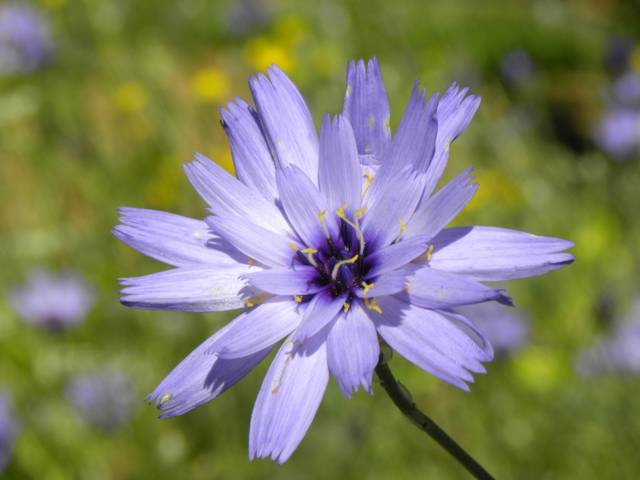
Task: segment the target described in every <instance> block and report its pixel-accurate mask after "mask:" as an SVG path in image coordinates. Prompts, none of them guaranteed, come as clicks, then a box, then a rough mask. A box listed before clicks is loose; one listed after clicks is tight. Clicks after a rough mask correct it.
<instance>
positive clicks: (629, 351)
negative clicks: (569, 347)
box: [577, 298, 640, 376]
mask: <svg viewBox="0 0 640 480" xmlns="http://www.w3.org/2000/svg"><path fill="white" fill-rule="evenodd" d="M577 369H578V371H579V372H580V373H581V374H583V375H585V376H589V375H596V374H600V373H619V374H631V375H638V374H640V298H637V299H636V300H635V303H634V305H633V308H632V309H631V312H630V314H629V315H628V317H627V318H626V319H624V320H623V321H622V322H621V323H620V324H619V325H618V326H617V327H616V328H615V330H614V331H613V332H612V334H611V335H610V336H609V337H608V338H604V339H603V340H601V341H600V343H598V344H596V345H594V346H592V347H589V348H586V349H585V350H583V351H582V352H581V353H580V354H579V356H578V361H577Z"/></svg>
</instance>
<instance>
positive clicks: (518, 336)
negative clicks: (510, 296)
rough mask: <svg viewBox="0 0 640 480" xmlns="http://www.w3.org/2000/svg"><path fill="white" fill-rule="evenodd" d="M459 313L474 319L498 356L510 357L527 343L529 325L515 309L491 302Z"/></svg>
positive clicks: (464, 309)
mask: <svg viewBox="0 0 640 480" xmlns="http://www.w3.org/2000/svg"><path fill="white" fill-rule="evenodd" d="M459 312H460V313H462V314H463V315H465V316H466V317H469V318H472V319H473V324H474V325H475V326H476V328H477V329H478V330H479V331H480V332H482V334H483V335H484V336H485V338H486V339H487V340H488V341H489V343H490V344H491V346H492V347H493V349H494V351H495V354H496V356H507V355H510V354H512V353H514V352H516V351H518V350H519V349H520V348H522V347H523V345H524V344H525V343H526V342H527V337H528V335H529V323H528V322H527V321H526V320H525V319H524V317H523V316H522V315H521V314H519V313H518V312H517V311H516V310H515V309H513V308H509V307H506V306H504V305H500V304H498V303H495V302H491V303H481V304H478V305H473V306H469V307H462V308H461V309H459Z"/></svg>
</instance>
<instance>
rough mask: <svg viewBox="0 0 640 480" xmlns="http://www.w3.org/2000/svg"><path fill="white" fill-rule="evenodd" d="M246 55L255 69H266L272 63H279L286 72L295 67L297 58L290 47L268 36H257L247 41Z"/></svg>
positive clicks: (249, 63) (246, 58) (247, 60)
mask: <svg viewBox="0 0 640 480" xmlns="http://www.w3.org/2000/svg"><path fill="white" fill-rule="evenodd" d="M244 57H245V60H246V62H247V64H248V65H249V66H250V67H251V68H252V69H253V70H260V71H262V70H265V69H266V68H267V67H269V66H271V65H272V64H274V63H275V64H276V65H278V66H279V67H280V68H281V69H282V70H284V71H285V72H291V71H292V70H293V68H295V60H294V58H293V55H292V53H291V51H290V49H289V48H288V47H287V46H285V45H283V44H281V43H279V42H274V41H272V40H270V39H268V38H266V37H256V38H253V39H251V40H249V41H248V42H247V44H246V45H245V48H244Z"/></svg>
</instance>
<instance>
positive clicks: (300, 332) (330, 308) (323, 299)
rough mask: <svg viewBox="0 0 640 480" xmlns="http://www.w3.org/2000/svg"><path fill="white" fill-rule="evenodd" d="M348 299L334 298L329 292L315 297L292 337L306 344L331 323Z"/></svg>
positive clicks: (343, 296)
mask: <svg viewBox="0 0 640 480" xmlns="http://www.w3.org/2000/svg"><path fill="white" fill-rule="evenodd" d="M346 299H347V295H346V294H343V295H340V296H339V297H336V298H333V296H332V295H331V294H330V293H328V292H320V293H318V294H317V295H316V296H314V297H313V298H312V299H311V301H310V302H309V306H308V307H307V310H306V311H305V312H304V317H303V318H302V322H300V325H299V326H298V328H296V331H295V332H293V335H292V336H291V338H292V339H293V341H294V342H300V343H304V342H305V341H307V339H309V338H311V337H313V336H314V335H315V334H316V333H318V332H319V331H320V330H322V329H323V328H324V327H325V326H326V325H328V324H329V323H331V321H332V320H333V319H334V318H336V316H337V315H338V313H339V312H340V310H341V309H342V308H343V305H344V302H345V300H346Z"/></svg>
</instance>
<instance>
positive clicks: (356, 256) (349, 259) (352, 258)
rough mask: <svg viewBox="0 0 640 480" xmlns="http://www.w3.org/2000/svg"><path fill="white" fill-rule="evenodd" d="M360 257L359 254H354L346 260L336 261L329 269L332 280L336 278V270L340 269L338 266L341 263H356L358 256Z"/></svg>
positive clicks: (341, 264)
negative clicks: (331, 268)
mask: <svg viewBox="0 0 640 480" xmlns="http://www.w3.org/2000/svg"><path fill="white" fill-rule="evenodd" d="M359 257H360V255H357V254H356V255H354V256H353V257H351V258H348V259H346V260H340V261H339V262H338V263H336V264H335V265H334V266H333V270H331V278H332V279H333V280H335V279H336V278H338V271H339V270H340V267H341V266H343V265H347V264H351V263H356V262H357V261H358V258H359Z"/></svg>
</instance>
